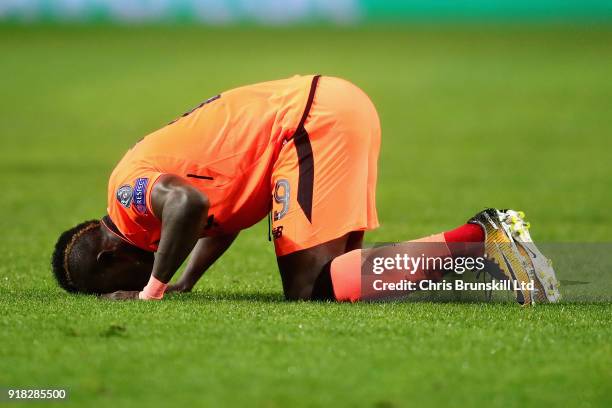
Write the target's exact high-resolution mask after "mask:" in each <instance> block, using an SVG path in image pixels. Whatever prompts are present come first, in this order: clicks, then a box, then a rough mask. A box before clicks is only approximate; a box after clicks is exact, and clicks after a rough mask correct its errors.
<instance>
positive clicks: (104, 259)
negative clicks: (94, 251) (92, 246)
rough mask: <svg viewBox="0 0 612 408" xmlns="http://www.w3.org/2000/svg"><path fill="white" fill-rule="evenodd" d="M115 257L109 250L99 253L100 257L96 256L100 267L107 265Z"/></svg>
mask: <svg viewBox="0 0 612 408" xmlns="http://www.w3.org/2000/svg"><path fill="white" fill-rule="evenodd" d="M113 257H114V254H113V251H110V250H108V249H103V250H102V251H100V252H98V255H97V256H96V260H97V261H98V263H99V264H100V265H106V264H108V263H109V262H110V261H111V260H112V259H113Z"/></svg>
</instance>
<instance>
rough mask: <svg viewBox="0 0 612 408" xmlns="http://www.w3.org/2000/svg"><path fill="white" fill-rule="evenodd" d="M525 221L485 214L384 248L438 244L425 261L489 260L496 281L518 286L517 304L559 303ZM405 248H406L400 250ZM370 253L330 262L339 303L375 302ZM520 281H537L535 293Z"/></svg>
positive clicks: (423, 273) (422, 274) (510, 214)
mask: <svg viewBox="0 0 612 408" xmlns="http://www.w3.org/2000/svg"><path fill="white" fill-rule="evenodd" d="M523 216H524V214H522V213H520V212H516V211H512V210H502V211H500V210H495V209H487V210H485V211H482V212H480V213H478V214H476V215H475V216H474V217H472V218H471V219H470V220H469V221H468V223H467V224H465V225H463V226H461V227H459V228H456V229H454V230H452V231H448V232H445V233H441V234H435V235H431V236H429V237H425V238H421V239H417V240H414V241H408V242H405V243H400V244H395V245H393V246H389V247H383V248H388V249H389V250H390V251H389V252H393V251H395V252H398V250H406V251H413V252H419V250H416V251H415V248H414V246H415V245H418V244H419V243H439V245H434V246H429V247H427V248H426V251H429V252H430V253H428V254H427V256H438V257H447V256H451V257H466V256H471V257H478V256H485V257H486V259H487V261H488V264H489V268H487V272H489V273H490V274H492V275H493V276H494V277H495V278H497V279H508V280H512V281H514V282H517V283H518V284H517V285H515V286H516V287H517V289H516V290H515V296H516V299H517V301H518V302H519V303H521V304H530V303H535V302H536V301H537V302H543V301H549V302H555V301H557V300H558V299H559V298H560V295H559V291H558V286H559V285H558V282H557V279H556V277H555V274H554V271H553V270H552V268H551V267H550V263H549V261H548V260H547V259H546V258H545V257H544V256H543V255H542V254H541V253H540V252H539V251H538V250H537V248H536V247H535V245H534V244H533V241H532V240H531V237H530V236H529V233H528V231H527V229H528V227H529V225H528V223H526V222H525V221H524V220H523ZM402 245H403V246H404V247H403V248H398V246H400V247H401V246H402ZM375 250H378V251H380V250H381V249H380V248H377V249H375ZM368 251H372V249H357V250H354V251H350V252H348V253H346V254H344V255H341V256H339V257H336V258H335V259H334V260H333V261H332V262H331V264H330V268H329V269H330V270H329V276H330V280H331V285H332V287H333V294H334V297H335V299H336V300H338V301H353V302H354V301H357V300H362V299H369V298H374V297H376V295H377V294H376V293H374V291H373V290H369V289H370V288H362V285H361V283H362V262H363V259H365V258H367V257H368V256H369V254H368ZM531 254H533V255H531ZM417 256H418V255H417ZM428 272H430V271H427V270H424V269H422V270H420V271H416V272H415V273H412V274H406V275H405V276H404V277H405V278H406V279H408V280H411V281H414V282H418V281H420V280H423V279H431V278H434V279H435V278H437V276H432V275H431V274H428ZM522 282H524V283H529V282H533V285H534V286H535V288H534V289H533V290H531V289H528V288H524V287H523V286H521V285H520V284H521V283H522Z"/></svg>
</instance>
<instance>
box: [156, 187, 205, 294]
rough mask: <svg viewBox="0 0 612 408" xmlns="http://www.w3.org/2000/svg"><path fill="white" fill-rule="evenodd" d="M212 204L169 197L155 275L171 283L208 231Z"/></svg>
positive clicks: (180, 197)
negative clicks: (207, 218) (205, 230)
mask: <svg viewBox="0 0 612 408" xmlns="http://www.w3.org/2000/svg"><path fill="white" fill-rule="evenodd" d="M207 213H208V202H207V200H205V199H204V200H203V199H201V198H198V197H193V196H189V195H184V194H181V193H180V192H179V193H176V194H175V196H173V197H169V199H168V200H167V202H166V204H165V206H164V209H163V213H162V217H161V218H162V229H161V238H160V242H159V246H158V250H157V252H156V253H155V262H154V264H153V271H152V275H153V276H154V277H155V278H157V279H158V280H160V281H161V282H163V283H167V282H168V281H169V280H170V279H171V278H172V276H173V275H174V273H175V272H176V270H177V269H178V268H179V267H180V266H181V264H182V263H183V261H184V260H185V259H186V258H187V256H188V255H189V253H190V252H191V250H192V249H193V247H194V246H195V244H196V242H197V241H198V238H199V235H200V233H201V231H202V229H203V228H204V224H205V222H206V216H207Z"/></svg>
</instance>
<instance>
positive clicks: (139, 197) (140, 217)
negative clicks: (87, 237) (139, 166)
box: [108, 171, 163, 250]
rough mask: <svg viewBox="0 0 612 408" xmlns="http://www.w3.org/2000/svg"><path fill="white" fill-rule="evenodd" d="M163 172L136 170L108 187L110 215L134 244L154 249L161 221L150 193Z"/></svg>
mask: <svg viewBox="0 0 612 408" xmlns="http://www.w3.org/2000/svg"><path fill="white" fill-rule="evenodd" d="M162 175H163V173H160V172H157V171H136V172H133V173H132V174H131V175H129V176H126V177H123V178H120V179H117V180H116V182H115V183H113V185H112V186H109V189H110V190H111V191H109V203H108V214H109V216H110V218H111V219H112V220H113V222H114V223H115V225H116V226H117V228H118V229H119V231H121V233H122V234H123V235H124V236H125V237H126V238H127V239H128V240H129V241H130V242H132V243H133V244H134V245H136V246H138V247H140V248H143V249H146V250H155V249H156V245H157V241H158V240H159V235H160V229H161V222H160V221H159V219H158V218H157V217H156V216H155V214H154V213H153V208H152V205H151V192H152V191H153V186H154V185H155V183H156V182H157V181H158V180H159V178H160V177H161V176H162Z"/></svg>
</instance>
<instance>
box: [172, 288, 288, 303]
mask: <svg viewBox="0 0 612 408" xmlns="http://www.w3.org/2000/svg"><path fill="white" fill-rule="evenodd" d="M164 298H166V299H169V300H176V301H181V300H186V301H190V302H211V301H213V302H215V301H232V302H235V301H239V302H268V303H284V302H286V300H285V297H284V296H283V295H282V294H281V293H278V292H231V291H226V290H212V291H196V292H191V293H170V294H168V295H166V296H165V297H164Z"/></svg>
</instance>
